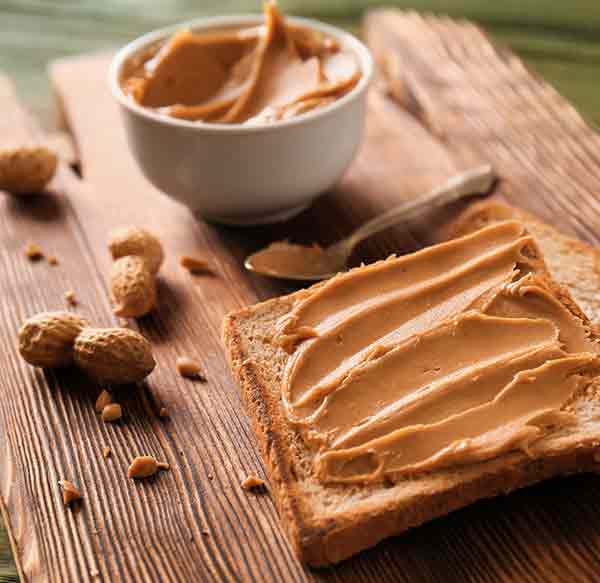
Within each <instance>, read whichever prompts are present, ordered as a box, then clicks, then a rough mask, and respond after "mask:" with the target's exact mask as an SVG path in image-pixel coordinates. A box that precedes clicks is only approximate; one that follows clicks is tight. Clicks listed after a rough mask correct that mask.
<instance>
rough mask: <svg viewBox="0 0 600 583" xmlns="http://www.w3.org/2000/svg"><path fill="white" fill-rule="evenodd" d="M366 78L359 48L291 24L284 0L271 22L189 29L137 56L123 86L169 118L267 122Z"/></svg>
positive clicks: (271, 11)
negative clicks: (284, 13) (283, 10)
mask: <svg viewBox="0 0 600 583" xmlns="http://www.w3.org/2000/svg"><path fill="white" fill-rule="evenodd" d="M360 78H361V69H360V65H359V62H358V59H357V57H356V56H355V55H354V54H352V52H350V51H349V50H347V49H345V48H343V47H341V46H340V44H339V43H338V42H337V41H336V40H335V39H334V38H332V37H329V36H328V35H327V34H325V33H323V32H321V31H317V30H314V29H311V28H308V27H304V26H300V25H297V24H294V25H289V24H288V23H287V22H286V20H285V19H284V17H283V16H282V15H281V13H280V12H279V9H278V7H277V4H276V2H267V3H266V4H265V7H264V24H261V25H258V26H241V27H229V28H224V29H221V30H211V31H208V32H206V31H205V32H198V33H196V32H193V31H192V30H189V29H182V30H179V31H178V32H176V33H175V34H173V35H172V36H171V37H170V38H168V39H167V40H166V41H165V42H163V43H159V44H158V45H157V46H154V47H150V48H149V50H147V51H145V52H144V53H142V54H138V55H135V56H134V57H133V58H132V59H130V61H129V62H128V63H127V67H126V68H125V70H124V74H123V76H122V87H123V90H124V91H125V92H126V93H127V94H128V95H129V96H130V97H131V99H133V100H134V101H135V102H136V103H137V104H138V105H140V106H142V107H145V108H148V109H151V110H153V111H155V112H157V113H159V114H161V115H165V116H169V117H173V118H177V119H185V120H190V121H199V122H206V123H215V124H245V125H263V124H272V123H276V122H279V121H282V120H287V119H290V118H293V117H296V116H298V115H301V114H304V113H307V112H309V111H313V110H316V109H319V108H323V107H326V106H328V105H330V104H332V103H333V102H335V101H336V100H337V99H339V98H341V97H342V96H344V95H346V94H347V93H348V92H349V91H351V90H352V89H353V88H354V87H355V86H356V84H357V83H358V81H359V80H360Z"/></svg>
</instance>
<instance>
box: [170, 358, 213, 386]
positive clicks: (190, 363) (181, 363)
mask: <svg viewBox="0 0 600 583" xmlns="http://www.w3.org/2000/svg"><path fill="white" fill-rule="evenodd" d="M175 366H176V368H177V372H178V373H179V374H180V376H182V377H184V378H187V379H197V380H199V381H206V377H205V376H204V374H202V366H201V365H200V363H199V362H198V361H197V360H196V359H194V358H190V357H189V356H180V357H178V358H177V362H176V364H175Z"/></svg>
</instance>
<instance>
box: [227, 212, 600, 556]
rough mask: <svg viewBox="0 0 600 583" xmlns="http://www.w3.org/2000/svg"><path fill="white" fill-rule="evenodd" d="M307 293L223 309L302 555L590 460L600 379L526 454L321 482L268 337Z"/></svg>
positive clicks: (350, 544)
mask: <svg viewBox="0 0 600 583" xmlns="http://www.w3.org/2000/svg"><path fill="white" fill-rule="evenodd" d="M464 228H465V229H466V230H467V226H466V223H465V225H464ZM555 259H556V258H552V260H555ZM565 269H567V268H566V266H565ZM544 277H548V276H547V275H544ZM548 285H549V286H550V287H551V288H552V289H553V290H554V292H555V296H556V297H557V299H559V300H560V301H561V302H562V303H563V304H564V305H565V306H566V307H567V308H568V309H569V310H570V311H571V313H572V314H573V315H575V316H576V317H578V318H579V319H581V321H582V322H583V323H584V325H587V324H588V321H587V319H586V317H585V316H584V315H583V314H582V313H581V311H580V310H579V309H578V308H577V306H576V305H575V304H574V302H573V301H572V300H571V298H570V296H569V294H568V292H566V291H564V290H562V289H561V287H560V286H559V285H557V284H556V283H555V282H552V281H551V280H548ZM599 289H600V288H599ZM307 293H310V289H309V290H303V291H299V292H296V293H294V294H291V295H289V296H285V297H280V298H276V299H273V300H270V301H266V302H263V303H260V304H257V305H255V306H252V307H249V308H246V309H244V310H241V311H239V312H236V313H232V314H229V315H228V316H227V317H226V318H225V321H224V325H223V337H224V342H225V344H226V347H227V350H228V355H229V359H230V364H231V367H232V370H233V373H234V376H235V378H236V380H237V381H238V383H239V386H240V388H241V392H242V395H243V398H244V401H245V403H246V406H247V409H248V413H249V415H250V417H251V419H252V423H253V427H254V430H255V432H256V434H257V436H258V438H259V441H260V445H261V449H262V454H263V458H264V460H265V464H266V466H267V471H268V474H269V477H270V483H271V490H272V492H273V495H274V497H275V500H276V502H277V506H278V509H279V513H280V516H281V521H282V525H283V528H284V530H285V532H286V533H287V536H288V538H289V540H290V541H291V543H292V545H293V546H294V548H295V550H296V552H297V554H298V555H299V557H300V558H301V560H303V561H304V562H307V563H309V564H311V565H313V566H322V565H327V564H331V563H336V562H338V561H341V560H343V559H345V558H348V557H350V556H351V555H353V554H355V553H357V552H359V551H360V550H363V549H365V548H368V547H371V546H373V545H375V544H376V543H377V542H379V541H381V540H382V539H384V538H386V537H388V536H391V535H395V534H399V533H401V532H403V531H405V530H407V529H409V528H411V527H415V526H417V525H419V524H422V523H424V522H426V521H428V520H431V519H433V518H436V517H439V516H443V515H445V514H447V513H449V512H451V511H452V510H456V509H458V508H461V507H464V506H466V505H468V504H471V503H473V502H475V501H477V500H480V499H482V498H488V497H492V496H496V495H498V494H504V493H508V492H510V491H511V490H514V489H516V488H520V487H523V486H526V485H529V484H533V483H536V482H539V481H541V480H544V479H547V478H550V477H552V476H557V475H566V474H572V473H576V472H584V471H594V470H596V469H598V468H597V467H600V464H599V463H598V462H597V461H596V460H595V459H594V453H595V452H596V451H597V447H598V445H599V444H600V386H597V385H596V383H595V382H592V381H591V382H590V384H589V385H588V387H587V389H586V390H585V391H584V392H582V393H579V394H577V395H576V396H575V397H574V398H573V400H572V401H571V402H570V403H569V405H568V407H569V409H570V411H571V412H573V413H575V416H576V422H575V423H574V424H570V425H566V426H563V427H560V428H559V429H556V430H554V431H553V432H551V433H550V434H548V435H547V436H545V437H544V438H542V439H541V440H539V441H538V442H536V444H535V452H534V453H533V456H532V457H528V456H527V455H525V454H524V453H522V452H518V451H514V452H510V453H507V454H504V455H501V456H499V457H496V458H494V459H490V460H488V461H485V462H481V463H477V464H471V465H466V466H460V467H453V468H451V469H444V470H438V471H435V472H430V473H424V474H421V475H413V476H408V477H406V478H403V479H401V480H400V481H397V482H395V483H367V484H358V485H357V484H331V483H329V484H323V483H321V482H320V481H319V480H318V479H316V478H315V476H314V473H313V463H312V462H313V459H314V455H315V453H314V452H313V451H311V450H310V449H309V448H308V447H307V446H306V444H305V443H304V441H303V439H302V437H301V436H300V434H299V433H298V432H297V430H296V429H295V428H294V427H293V426H292V425H291V424H290V423H289V422H288V420H287V417H286V415H285V412H284V410H283V408H282V403H281V382H282V378H283V374H284V369H285V366H286V363H287V362H288V359H289V358H290V355H289V354H288V353H287V352H285V351H284V350H283V349H282V348H281V347H279V346H278V345H277V344H275V343H274V342H273V341H272V335H273V330H274V327H275V324H276V322H277V321H278V320H279V319H280V318H281V317H283V316H285V315H286V314H288V312H289V311H290V310H291V309H292V307H293V305H294V303H295V302H296V301H297V300H299V299H301V298H302V297H303V296H304V295H305V294H307Z"/></svg>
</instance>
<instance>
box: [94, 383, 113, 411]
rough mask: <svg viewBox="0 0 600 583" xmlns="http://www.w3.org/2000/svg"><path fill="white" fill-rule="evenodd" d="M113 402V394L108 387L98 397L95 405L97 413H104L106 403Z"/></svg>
mask: <svg viewBox="0 0 600 583" xmlns="http://www.w3.org/2000/svg"><path fill="white" fill-rule="evenodd" d="M112 402H113V401H112V395H111V394H110V393H109V392H108V391H107V390H106V389H103V390H102V392H101V393H100V394H99V395H98V398H97V399H96V404H95V405H94V408H95V409H96V413H102V411H103V410H104V407H106V405H110V404H111V403H112Z"/></svg>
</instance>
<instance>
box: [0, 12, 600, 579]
mask: <svg viewBox="0 0 600 583" xmlns="http://www.w3.org/2000/svg"><path fill="white" fill-rule="evenodd" d="M365 33H366V38H367V39H368V42H369V44H370V45H371V47H372V49H373V51H374V54H375V56H376V59H377V61H378V63H379V65H380V67H381V71H382V77H381V79H380V80H379V81H378V83H377V84H376V87H375V88H374V90H373V91H372V94H371V98H370V112H369V120H368V131H367V136H366V140H365V143H364V147H363V148H362V150H361V152H360V155H359V156H358V158H357V160H356V161H355V163H354V164H353V166H352V169H351V170H350V172H349V173H348V175H347V176H346V178H345V179H344V180H343V182H342V184H341V185H340V186H339V187H338V188H337V189H336V190H335V192H333V193H330V194H328V195H327V196H325V197H323V198H322V199H320V200H319V201H318V202H317V203H316V204H315V205H314V207H313V208H312V209H310V210H309V211H307V212H306V213H304V214H303V215H301V216H300V217H298V218H296V219H294V220H292V221H290V222H288V223H285V224H282V225H277V226H274V227H269V228H265V227H262V228H255V229H233V228H223V227H216V226H212V225H207V224H205V223H203V222H202V221H200V220H197V219H195V218H194V217H193V216H192V215H191V214H190V213H189V212H188V211H187V210H186V209H184V208H183V207H181V206H179V205H177V204H176V203H174V202H172V201H171V200H170V199H168V198H167V197H165V196H163V195H161V194H160V193H158V192H156V191H155V190H154V189H153V188H152V187H151V186H150V185H149V184H148V183H147V182H146V181H145V180H144V178H143V177H142V176H141V174H140V173H139V171H138V169H137V168H136V166H135V164H134V162H133V160H132V158H131V156H130V154H129V152H128V150H127V146H126V143H125V139H124V135H123V131H122V128H121V125H120V120H119V117H118V112H117V110H116V107H115V105H114V104H113V102H112V100H111V98H110V96H109V94H108V89H107V84H106V75H107V65H108V59H109V57H108V56H107V55H98V56H92V57H90V56H85V57H81V58H78V59H72V60H68V61H64V62H61V63H56V64H54V65H53V66H52V67H51V77H52V81H53V82H54V84H55V86H56V89H57V93H58V95H59V97H60V101H61V103H62V106H63V109H64V113H65V119H66V120H67V122H68V125H69V127H70V129H71V131H72V132H73V135H74V137H75V139H76V141H77V145H78V149H79V155H80V160H81V167H82V174H83V179H82V180H80V179H79V178H78V177H77V176H75V175H74V174H73V172H71V170H70V169H68V168H66V167H62V168H61V170H60V172H59V175H58V177H57V179H56V180H55V182H54V183H53V185H52V186H53V187H52V189H51V192H49V193H48V194H47V195H43V196H42V195H40V196H35V197H31V198H12V197H10V196H8V195H2V196H1V197H0V275H1V277H0V310H1V312H0V313H1V314H2V326H0V343H1V344H0V359H1V363H2V366H1V367H0V383H1V386H2V389H3V398H2V399H0V435H2V436H5V439H3V440H2V441H1V442H0V495H1V497H0V503H1V504H0V505H1V507H2V512H3V515H4V518H5V521H6V522H7V525H8V527H9V531H10V533H11V536H12V541H13V545H14V550H15V555H16V559H17V561H18V564H19V568H20V571H21V576H22V578H23V580H25V581H36V580H39V581H46V580H49V581H57V582H66V581H99V580H103V581H212V580H231V581H288V580H289V581H317V580H319V581H320V580H324V581H325V580H331V581H365V582H367V581H444V580H460V581H515V580H526V581H539V580H566V579H568V580H570V581H589V580H592V579H593V578H594V575H595V574H597V573H598V570H599V569H600V552H599V550H598V549H599V548H600V494H598V493H597V491H598V486H599V485H600V480H599V479H598V478H597V477H595V476H579V477H575V478H571V479H568V480H567V479H565V480H555V481H552V482H549V483H546V484H543V485H540V486H537V487H534V488H528V489H526V490H523V491H521V492H518V493H515V494H512V495H510V496H507V497H503V498H500V499H496V500H492V501H486V502H481V503H479V504H477V505H474V506H472V507H470V508H467V509H465V510H463V511H460V512H456V513H454V514H452V515H451V516H448V517H446V518H444V519H441V520H437V521H435V522H433V523H431V524H428V525H425V526H423V527H421V528H419V529H416V530H414V531H412V532H410V533H408V534H406V535H404V536H401V537H398V538H396V539H392V540H388V541H386V542H384V543H382V544H380V545H378V546H377V547H376V548H375V549H373V550H371V551H368V552H364V553H362V554H361V555H359V556H357V557H355V558H353V559H351V560H349V561H346V562H345V563H343V564H341V565H339V566H337V567H335V568H331V569H326V570H320V571H314V570H308V569H306V568H304V567H303V566H302V565H300V564H299V563H298V561H297V560H296V559H295V557H294V556H293V554H292V552H291V550H290V547H289V545H288V544H287V541H286V540H285V538H284V536H283V533H282V532H281V529H280V527H279V522H278V518H277V512H276V508H275V505H274V502H273V500H272V499H271V498H270V496H269V495H268V494H267V495H262V496H261V495H259V496H257V495H252V494H247V493H245V492H244V491H243V490H242V489H241V487H240V482H241V480H242V479H243V478H244V477H245V476H246V475H248V474H249V473H256V474H258V475H260V476H263V477H264V471H263V466H262V464H261V460H260V456H259V453H258V451H257V447H256V443H255V440H254V437H253V435H252V431H251V429H250V425H249V422H248V419H247V418H246V416H245V414H244V411H243V407H242V404H241V401H240V398H239V395H238V392H237V388H236V387H235V386H234V383H233V382H232V380H231V377H230V375H229V371H228V367H227V363H226V359H225V355H224V352H223V349H222V346H221V342H220V326H221V320H222V317H223V315H224V314H225V313H226V312H228V311H229V310H232V309H236V308H239V307H241V306H243V305H246V304H248V303H252V302H254V301H256V300H258V299H263V298H267V297H271V296H273V295H275V294H279V293H282V292H285V291H288V290H289V289H291V288H287V287H286V286H284V285H282V284H279V283H276V282H271V281H268V280H266V279H262V278H260V277H257V276H253V275H250V274H247V273H246V272H244V271H243V269H242V267H241V265H242V259H243V258H244V256H245V255H246V254H247V253H248V252H250V251H252V250H254V249H256V248H258V247H259V246H261V245H263V244H264V243H266V242H269V241H271V240H273V239H275V238H282V237H290V238H292V239H295V240H298V241H315V240H316V241H319V242H321V243H323V244H327V243H328V242H330V241H333V240H335V239H337V238H338V237H340V236H342V235H343V234H345V233H347V232H349V230H350V229H351V228H352V227H353V226H355V225H357V224H359V223H360V222H362V221H364V220H365V219H367V218H369V217H371V216H374V215H375V214H377V213H379V212H381V211H382V210H384V209H386V208H389V207H390V206H392V205H394V204H397V203H398V202H399V201H401V200H402V199H406V198H410V197H412V196H415V195H417V194H418V193H420V192H421V191H423V190H424V189H427V188H429V187H431V186H433V185H436V184H438V183H439V182H440V181H442V180H443V179H445V178H446V177H448V176H450V175H451V174H453V173H455V172H456V171H458V170H460V169H464V168H466V167H469V166H472V165H474V164H477V163H481V162H482V161H490V162H492V163H493V164H494V166H495V167H496V169H497V170H498V172H499V174H500V176H501V181H500V184H499V187H498V189H497V192H498V195H501V196H504V197H505V198H507V199H509V200H510V201H511V202H513V203H515V204H519V205H521V206H523V207H525V208H527V209H528V210H530V211H533V212H535V213H537V214H538V215H540V216H541V217H542V218H544V219H545V220H547V221H549V222H551V223H554V224H555V225H556V226H558V227H560V228H561V229H563V230H564V231H566V232H570V233H572V234H577V235H579V236H580V237H582V238H585V239H587V240H589V241H591V242H594V243H596V242H597V234H598V232H599V230H598V227H599V226H600V204H599V203H598V199H597V196H596V195H597V194H598V193H599V192H600V138H599V137H598V135H597V134H596V133H594V132H593V131H592V130H591V129H590V128H589V127H588V126H587V125H586V124H585V122H584V121H583V120H582V119H581V118H580V116H579V115H578V114H577V113H576V112H575V111H574V109H573V108H572V107H571V106H570V105H569V104H568V103H566V102H565V101H564V100H563V99H562V98H561V97H560V96H559V95H557V94H556V92H554V91H553V90H552V89H551V88H550V87H548V86H547V85H545V84H544V83H543V82H541V81H540V80H539V79H537V78H535V76H533V75H531V74H530V73H529V72H528V71H526V70H525V68H524V67H523V65H522V64H521V62H520V61H519V60H518V59H516V57H514V56H513V55H512V54H510V53H508V52H507V51H504V50H502V49H497V48H496V47H494V46H493V45H492V44H491V43H490V42H489V40H488V39H487V38H486V37H485V35H484V34H483V33H482V32H481V31H480V30H479V29H477V28H476V27H474V26H473V25H470V24H468V23H462V22H461V23H457V22H453V21H450V20H446V19H437V18H422V17H420V16H417V15H415V14H407V13H401V12H374V13H372V14H371V15H370V16H369V17H368V18H367V20H366V27H365ZM0 105H1V106H2V110H3V117H2V121H1V122H0V123H1V124H2V126H1V127H0V129H1V130H2V133H1V135H0V140H4V139H6V140H8V139H9V138H11V137H12V138H15V139H16V138H17V137H18V136H29V135H31V133H32V132H33V133H35V129H34V128H33V127H32V124H31V122H30V120H29V119H28V118H27V116H25V115H24V113H23V112H22V110H21V109H20V108H19V106H18V104H17V102H16V99H15V97H14V94H12V92H11V90H10V88H9V87H8V86H7V85H5V84H4V85H2V86H1V90H0ZM452 210H454V211H456V209H451V210H450V211H449V212H448V213H445V214H444V215H443V216H441V215H437V216H430V217H427V218H426V219H424V220H422V221H421V222H420V224H419V225H412V226H411V227H410V228H396V229H391V230H390V231H389V232H387V233H385V234H383V235H382V236H380V237H376V238H374V239H373V240H372V241H369V242H368V243H367V244H365V245H363V246H362V247H361V248H360V249H359V251H358V253H357V255H356V257H355V260H356V261H358V260H361V259H364V260H374V259H377V258H380V257H383V256H385V255H387V254H388V253H390V252H404V251H408V250H411V249H414V248H416V247H418V246H420V245H422V244H424V243H427V242H430V241H434V240H435V239H436V236H437V227H438V225H440V224H441V223H443V221H444V220H445V219H447V218H448V216H451V215H452ZM128 223H134V224H139V225H145V226H147V227H149V228H150V229H152V230H154V231H156V232H157V234H158V235H159V236H160V237H161V239H162V240H163V241H164V243H165V247H166V251H167V261H166V265H165V267H164V269H163V270H162V272H161V276H160V286H159V295H160V301H159V308H158V309H157V311H156V312H155V313H153V314H152V315H151V316H148V317H146V318H143V319H141V320H140V321H139V323H138V324H139V329H140V330H141V331H142V332H143V333H144V334H145V335H146V336H147V337H148V338H149V339H150V340H151V341H152V343H153V346H154V349H155V355H156V358H157V361H158V367H157V370H156V371H155V372H154V373H153V374H152V375H151V376H150V377H149V380H148V382H147V383H145V384H144V385H143V386H141V387H140V388H139V389H138V390H137V391H133V392H131V393H130V394H129V395H127V396H123V397H122V398H121V401H122V402H123V405H124V408H125V411H126V418H125V420H124V421H123V422H122V423H120V424H115V425H108V424H104V423H102V422H101V421H100V420H99V419H98V417H97V416H96V414H95V413H94V410H93V403H94V400H95V398H96V396H97V394H98V391H99V388H98V387H95V386H93V385H92V384H91V383H90V381H88V380H87V379H85V378H84V377H82V376H81V375H79V374H78V373H76V372H75V371H60V372H55V371H41V370H36V369H33V368H31V367H29V366H27V365H26V364H25V363H24V362H23V361H22V360H21V359H20V358H19V356H18V354H17V351H16V349H15V336H16V330H17V329H18V326H19V323H20V322H21V321H22V319H23V318H24V317H25V316H27V315H30V314H32V313H35V312H37V311H41V310H46V309H58V308H62V307H64V305H65V302H64V298H63V294H64V292H65V290H67V289H73V290H74V291H75V292H76V294H77V297H78V298H79V301H80V303H79V305H78V306H77V307H76V308H75V310H76V311H77V312H79V313H81V314H82V315H84V316H85V317H87V318H88V319H89V320H90V321H92V322H94V323H96V324H98V325H111V324H114V323H115V321H116V320H115V318H114V316H113V315H112V311H111V307H110V303H109V300H108V293H107V286H106V279H107V273H108V271H109V268H110V258H109V255H108V253H107V251H106V239H107V233H108V231H109V230H110V229H112V228H114V227H115V226H117V225H121V224H128ZM28 240H34V241H37V242H38V243H39V244H40V245H41V246H42V247H43V248H44V249H45V250H47V251H48V253H53V254H55V255H57V256H58V258H59V261H60V263H59V265H58V266H56V267H51V266H49V265H48V264H47V263H45V262H40V263H36V264H32V263H29V262H28V261H27V260H26V259H25V257H24V254H23V252H22V248H23V245H24V243H25V242H26V241H28ZM184 253H185V254H190V253H193V254H197V255H201V256H204V257H206V258H207V259H209V261H210V262H211V264H212V265H213V267H214V272H215V274H214V276H212V277H198V276H196V277H192V276H190V275H189V274H187V273H186V272H184V271H183V270H181V269H180V268H179V266H178V263H177V258H178V256H179V255H181V254H184ZM182 354H186V355H190V356H194V357H197V358H198V359H199V360H201V361H202V363H203V364H204V366H205V368H206V373H207V377H208V383H206V384H199V383H193V382H191V381H187V380H183V379H181V378H179V377H178V375H177V374H176V372H175V369H174V363H175V360H176V358H177V356H178V355H182ZM162 406H165V407H166V408H167V409H168V411H169V417H168V418H167V419H163V418H159V417H158V415H157V411H158V410H159V408H160V407H162ZM104 446H109V447H110V448H111V450H112V452H113V455H112V457H111V458H110V459H108V460H105V459H104V458H103V457H102V448H103V447H104ZM142 453H147V454H152V455H154V456H155V457H157V458H159V459H161V460H165V461H167V462H169V464H170V465H171V471H169V472H163V473H161V474H160V475H159V476H158V477H156V479H152V480H148V481H143V482H139V483H132V482H131V481H130V480H128V479H127V478H126V469H127V466H128V464H129V461H130V460H131V459H132V458H133V457H134V456H135V455H138V454H142ZM62 478H67V479H71V480H73V481H74V482H75V483H76V484H77V485H79V486H80V487H81V489H82V491H83V493H84V496H85V498H84V500H83V502H82V503H81V504H80V505H78V506H77V507H75V508H73V509H65V508H64V507H63V505H62V500H61V497H60V492H59V489H58V485H57V482H58V480H59V479H62Z"/></svg>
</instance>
